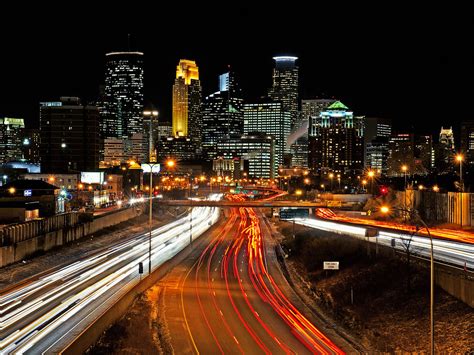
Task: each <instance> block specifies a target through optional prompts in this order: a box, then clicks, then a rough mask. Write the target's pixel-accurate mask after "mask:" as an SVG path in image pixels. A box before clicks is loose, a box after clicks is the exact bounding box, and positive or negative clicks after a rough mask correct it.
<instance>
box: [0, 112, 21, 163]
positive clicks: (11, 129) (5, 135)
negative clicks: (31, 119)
mask: <svg viewBox="0 0 474 355" xmlns="http://www.w3.org/2000/svg"><path fill="white" fill-rule="evenodd" d="M24 131H25V122H24V120H23V118H10V117H3V118H0V164H3V163H7V162H10V161H19V160H21V159H22V158H23V149H22V148H23V140H24Z"/></svg>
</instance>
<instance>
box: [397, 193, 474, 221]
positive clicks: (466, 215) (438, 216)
mask: <svg viewBox="0 0 474 355" xmlns="http://www.w3.org/2000/svg"><path fill="white" fill-rule="evenodd" d="M405 198H406V200H405ZM396 199H397V201H398V204H399V205H400V206H405V203H406V207H407V208H411V209H412V208H416V209H417V210H418V212H419V213H420V215H421V217H422V218H423V219H425V220H426V221H430V222H436V223H452V224H458V225H460V224H461V214H462V225H463V226H466V227H474V194H473V193H468V192H463V193H461V192H448V193H439V192H434V191H426V190H421V191H420V190H407V191H406V192H404V191H398V192H397V193H396Z"/></svg>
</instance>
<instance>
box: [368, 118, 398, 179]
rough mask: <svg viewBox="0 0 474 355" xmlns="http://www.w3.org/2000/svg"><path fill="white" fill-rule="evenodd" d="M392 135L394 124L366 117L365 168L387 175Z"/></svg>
mask: <svg viewBox="0 0 474 355" xmlns="http://www.w3.org/2000/svg"><path fill="white" fill-rule="evenodd" d="M391 135H392V122H391V120H390V119H387V118H380V117H366V119H365V131H364V140H365V164H364V165H365V167H366V168H367V169H371V170H375V171H380V173H381V174H382V175H386V174H387V170H388V165H387V161H388V157H389V144H388V142H389V140H390V137H391Z"/></svg>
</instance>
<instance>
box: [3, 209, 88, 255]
mask: <svg viewBox="0 0 474 355" xmlns="http://www.w3.org/2000/svg"><path fill="white" fill-rule="evenodd" d="M79 216H80V213H77V212H71V213H64V214H60V215H56V216H52V217H48V218H44V219H41V220H34V221H28V222H23V223H18V224H13V225H8V226H6V227H4V228H2V229H0V247H2V246H6V245H11V244H15V243H19V242H22V241H25V240H28V239H31V238H35V237H36V236H38V235H42V234H47V233H50V232H54V231H57V230H60V229H67V228H72V227H74V226H76V225H78V224H79V221H80V217H79Z"/></svg>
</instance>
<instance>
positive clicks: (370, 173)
mask: <svg viewBox="0 0 474 355" xmlns="http://www.w3.org/2000/svg"><path fill="white" fill-rule="evenodd" d="M367 176H368V177H369V179H370V194H371V195H373V194H374V176H375V173H374V171H373V170H370V171H369V172H368V173H367Z"/></svg>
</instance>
